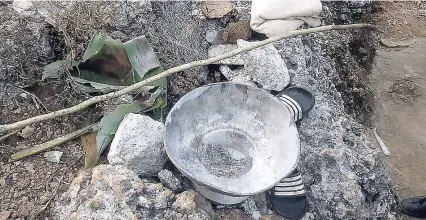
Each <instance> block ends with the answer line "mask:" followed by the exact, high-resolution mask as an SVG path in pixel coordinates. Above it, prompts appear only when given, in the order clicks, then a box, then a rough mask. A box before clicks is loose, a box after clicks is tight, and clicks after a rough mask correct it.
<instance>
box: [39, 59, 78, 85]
mask: <svg viewBox="0 0 426 220" xmlns="http://www.w3.org/2000/svg"><path fill="white" fill-rule="evenodd" d="M74 65H78V62H76V61H71V62H69V61H68V60H58V61H55V62H53V63H51V64H49V65H47V66H45V67H44V71H43V73H42V76H41V80H46V79H58V78H60V77H61V76H62V74H63V73H64V71H65V70H66V68H68V66H74Z"/></svg>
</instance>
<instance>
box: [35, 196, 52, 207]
mask: <svg viewBox="0 0 426 220" xmlns="http://www.w3.org/2000/svg"><path fill="white" fill-rule="evenodd" d="M49 199H50V198H49V197H47V196H44V195H43V196H40V198H39V199H38V204H40V205H43V204H45V203H46V202H47V201H49Z"/></svg>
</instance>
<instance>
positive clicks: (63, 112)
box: [0, 24, 376, 134]
mask: <svg viewBox="0 0 426 220" xmlns="http://www.w3.org/2000/svg"><path fill="white" fill-rule="evenodd" d="M358 28H368V29H376V27H375V26H374V25H370V24H350V25H330V26H322V27H317V28H310V29H303V30H296V31H291V32H289V33H285V34H281V35H278V36H275V37H271V38H269V39H266V40H264V41H259V42H256V43H253V44H251V45H249V46H246V47H241V48H238V49H236V50H233V51H231V52H229V53H225V54H222V55H219V56H216V57H212V58H209V59H205V60H198V61H193V62H190V63H186V64H183V65H181V66H177V67H173V68H171V69H168V70H166V71H164V72H161V73H159V74H157V75H155V76H153V77H150V78H148V79H146V80H143V81H140V82H138V83H135V84H133V85H131V86H128V87H126V88H123V89H120V90H118V91H116V92H111V93H108V94H105V95H101V96H95V97H93V98H90V99H88V100H86V101H83V102H82V103H80V104H78V105H75V106H73V107H70V108H66V109H62V110H59V111H55V112H50V113H47V114H44V115H39V116H35V117H33V118H29V119H26V120H22V121H18V122H15V123H12V124H6V125H0V134H1V133H4V132H7V131H10V130H15V129H18V128H23V127H25V126H27V125H30V124H34V123H37V122H42V121H46V120H49V119H53V118H57V117H60V116H64V115H69V114H72V113H75V112H78V111H80V110H82V109H84V108H87V107H89V106H91V105H93V104H95V103H98V102H102V101H106V100H109V99H111V98H115V97H119V96H122V95H125V94H129V93H131V92H133V91H135V90H137V89H139V88H140V87H142V86H145V85H148V84H150V83H152V82H155V81H157V80H159V79H161V78H164V77H168V76H170V75H172V74H174V73H178V72H182V71H185V70H188V69H191V68H194V67H199V66H206V65H209V64H212V63H215V62H217V61H220V60H223V59H227V58H230V57H233V56H235V55H238V54H240V53H243V52H246V51H249V50H253V49H255V48H258V47H262V46H265V45H267V44H270V43H274V42H276V41H279V40H282V39H284V38H289V37H295V36H298V35H303V34H310V33H315V32H322V31H329V30H348V29H358Z"/></svg>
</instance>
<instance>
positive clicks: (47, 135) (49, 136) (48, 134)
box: [46, 130, 53, 139]
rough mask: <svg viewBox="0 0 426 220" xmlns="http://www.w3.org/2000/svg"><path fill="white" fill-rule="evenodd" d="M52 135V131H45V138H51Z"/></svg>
mask: <svg viewBox="0 0 426 220" xmlns="http://www.w3.org/2000/svg"><path fill="white" fill-rule="evenodd" d="M52 135H53V131H51V130H48V131H47V132H46V138H47V139H51V138H52Z"/></svg>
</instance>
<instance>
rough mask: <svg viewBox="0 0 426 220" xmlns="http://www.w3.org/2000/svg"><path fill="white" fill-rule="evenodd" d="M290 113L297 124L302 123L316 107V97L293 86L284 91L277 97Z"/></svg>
mask: <svg viewBox="0 0 426 220" xmlns="http://www.w3.org/2000/svg"><path fill="white" fill-rule="evenodd" d="M277 97H278V99H279V100H281V101H282V102H283V103H284V104H285V105H286V107H287V108H288V109H289V111H290V113H291V114H292V115H293V116H294V121H295V122H300V121H301V120H302V119H303V118H304V117H306V115H307V114H308V113H309V112H310V111H311V110H312V108H313V107H314V105H315V96H314V95H313V94H312V93H311V92H309V91H308V90H306V89H304V88H302V87H298V86H292V87H289V88H286V89H284V90H283V91H281V92H280V93H278V95H277Z"/></svg>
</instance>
